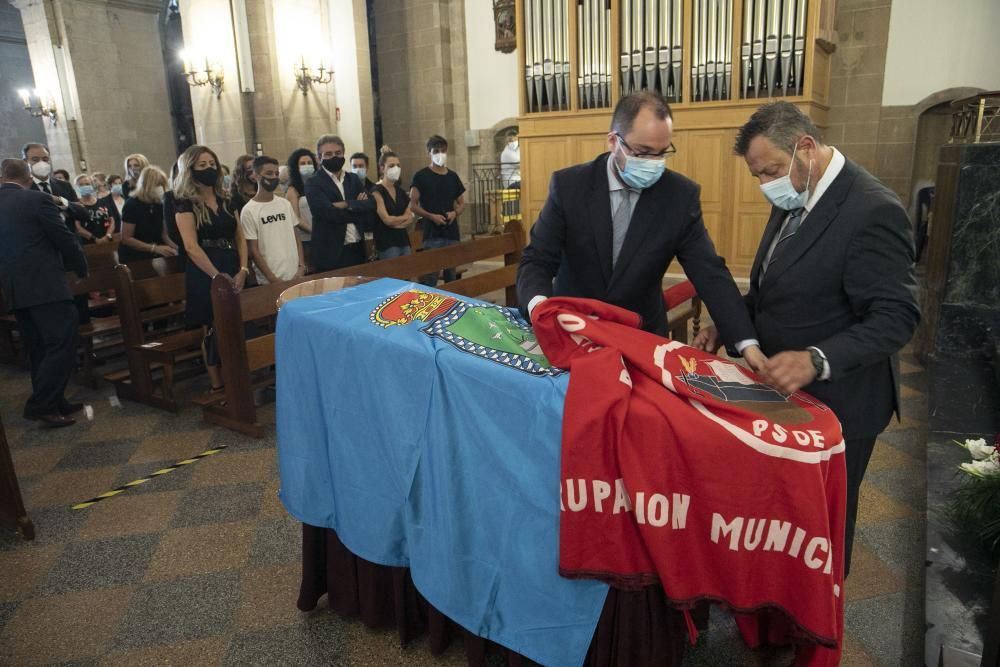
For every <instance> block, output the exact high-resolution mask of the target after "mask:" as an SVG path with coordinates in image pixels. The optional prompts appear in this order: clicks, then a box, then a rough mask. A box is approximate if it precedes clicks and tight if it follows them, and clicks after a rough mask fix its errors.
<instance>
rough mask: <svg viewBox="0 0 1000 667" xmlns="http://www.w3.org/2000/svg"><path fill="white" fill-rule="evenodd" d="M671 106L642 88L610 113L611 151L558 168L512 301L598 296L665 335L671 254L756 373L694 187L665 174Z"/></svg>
mask: <svg viewBox="0 0 1000 667" xmlns="http://www.w3.org/2000/svg"><path fill="white" fill-rule="evenodd" d="M672 134H673V119H672V117H671V113H670V106H669V105H668V104H667V102H666V101H665V100H664V99H663V98H661V97H660V96H658V95H656V94H654V93H651V92H648V91H643V92H640V93H636V94H634V95H629V96H627V97H623V98H622V99H621V100H620V101H619V102H618V104H617V106H616V107H615V111H614V115H613V117H612V120H611V130H610V132H608V149H609V151H610V152H608V153H604V154H603V155H600V156H598V157H597V159H595V160H594V161H593V162H588V163H586V164H580V165H576V166H573V167H569V168H567V169H562V170H560V171H557V172H556V173H554V174H553V175H552V180H551V182H550V184H549V196H548V199H547V200H546V202H545V205H544V206H543V207H542V212H541V214H540V215H539V217H538V220H537V221H536V222H535V225H534V227H532V229H531V242H530V244H529V245H528V247H527V248H525V249H524V253H523V255H522V258H521V265H520V266H519V267H518V271H517V297H518V301H519V302H520V303H521V304H522V305H526V306H527V310H528V313H529V316H530V313H531V311H532V310H533V309H534V307H535V306H536V305H537V304H538V303H539V302H540V301H542V300H543V299H545V298H547V297H549V296H572V297H585V298H590V299H598V300H600V301H604V302H607V303H610V304H613V305H616V306H620V307H622V308H627V309H628V310H631V311H634V312H636V313H638V314H639V315H640V316H641V317H642V327H643V329H645V330H647V331H651V332H654V333H657V334H660V335H663V336H665V335H666V333H667V314H666V309H665V308H664V305H663V287H662V281H663V275H664V273H665V272H666V270H667V267H668V266H669V265H670V262H671V261H672V260H673V259H674V258H675V257H676V258H677V259H678V260H680V263H681V266H683V267H684V272H685V273H686V274H687V276H688V278H690V280H691V282H692V283H694V286H695V289H696V290H697V291H698V295H699V296H700V297H701V298H702V300H703V301H704V302H705V304H706V305H707V306H708V309H709V310H710V311H711V313H712V319H713V320H714V322H715V323H716V324H717V325H718V327H719V330H720V331H721V334H722V337H723V340H724V341H725V342H726V343H728V344H729V345H731V346H732V347H734V348H735V349H736V350H738V351H739V352H740V353H741V354H742V355H743V357H744V358H745V359H746V360H747V361H748V362H749V363H750V365H751V366H752V367H753V368H759V367H760V366H761V365H762V364H763V362H764V361H765V358H764V355H763V354H762V353H761V351H760V347H759V346H758V344H757V340H756V337H757V336H756V333H755V332H754V327H753V323H752V322H751V320H750V316H749V313H748V312H747V309H746V306H745V305H744V304H743V299H742V297H741V295H740V292H739V290H738V289H737V287H736V283H735V282H733V277H732V275H731V274H730V273H729V270H728V269H727V268H726V264H725V261H724V260H723V259H722V258H721V257H719V255H718V253H716V252H715V247H714V246H713V245H712V240H711V239H710V238H709V237H708V232H707V231H706V229H705V224H704V222H703V221H702V216H701V201H700V197H699V194H700V188H699V186H698V185H697V184H696V183H694V182H692V181H691V180H689V179H687V178H685V177H684V176H681V175H680V174H678V173H676V172H673V171H669V170H667V169H666V168H665V166H666V165H665V160H666V158H667V157H668V156H669V155H670V154H671V153H673V152H674V148H673V144H672V143H671V141H670V139H671V136H672Z"/></svg>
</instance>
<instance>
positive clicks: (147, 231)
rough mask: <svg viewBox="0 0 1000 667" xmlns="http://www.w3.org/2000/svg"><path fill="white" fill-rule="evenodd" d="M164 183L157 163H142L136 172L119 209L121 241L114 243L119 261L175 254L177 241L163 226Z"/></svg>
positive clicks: (165, 180) (163, 176) (126, 261)
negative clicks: (133, 188) (120, 210)
mask: <svg viewBox="0 0 1000 667" xmlns="http://www.w3.org/2000/svg"><path fill="white" fill-rule="evenodd" d="M166 187H167V176H166V174H164V173H163V172H162V171H160V168H159V167H146V168H145V169H143V170H142V172H141V173H140V174H139V180H138V181H137V182H136V186H135V190H133V191H132V196H131V197H129V198H128V200H127V201H126V202H125V207H124V208H123V209H122V242H121V245H119V246H118V261H120V262H121V263H122V264H128V263H129V262H137V261H140V260H144V259H154V258H156V257H175V256H176V255H177V245H176V244H175V243H174V242H173V241H172V240H170V237H169V236H167V230H166V229H165V228H164V226H163V195H164V192H165V190H166Z"/></svg>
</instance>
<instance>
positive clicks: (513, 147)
mask: <svg viewBox="0 0 1000 667" xmlns="http://www.w3.org/2000/svg"><path fill="white" fill-rule="evenodd" d="M507 145H508V146H510V149H511V150H512V151H516V150H517V147H518V143H517V142H516V141H512V142H510V143H509V144H507Z"/></svg>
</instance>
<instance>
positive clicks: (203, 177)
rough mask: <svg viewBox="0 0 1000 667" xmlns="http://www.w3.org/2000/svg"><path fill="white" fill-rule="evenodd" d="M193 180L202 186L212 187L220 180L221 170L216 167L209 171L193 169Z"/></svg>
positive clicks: (210, 168)
mask: <svg viewBox="0 0 1000 667" xmlns="http://www.w3.org/2000/svg"><path fill="white" fill-rule="evenodd" d="M191 178H193V179H194V180H195V181H196V182H198V183H201V184H202V185H207V186H212V185H215V182H216V181H217V180H219V170H218V169H216V168H215V167H209V168H208V169H192V170H191Z"/></svg>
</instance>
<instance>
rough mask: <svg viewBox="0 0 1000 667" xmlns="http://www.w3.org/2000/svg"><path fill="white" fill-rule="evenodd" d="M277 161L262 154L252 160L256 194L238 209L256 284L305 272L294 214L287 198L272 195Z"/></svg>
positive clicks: (276, 176) (276, 185)
mask: <svg viewBox="0 0 1000 667" xmlns="http://www.w3.org/2000/svg"><path fill="white" fill-rule="evenodd" d="M278 166H279V165H278V161H277V160H275V159H274V158H273V157H267V156H266V155H262V156H260V157H258V158H256V159H255V160H254V161H253V171H254V174H256V176H257V194H256V195H255V196H254V198H253V199H251V200H250V201H248V202H247V203H246V205H245V206H244V207H243V211H242V212H241V213H240V224H241V225H242V226H243V236H244V237H245V238H246V240H247V246H248V248H249V250H250V256H251V257H252V258H253V265H254V272H256V274H257V282H258V283H260V284H266V283H277V282H283V281H286V280H292V279H294V278H299V277H301V276H302V274H303V273H304V272H305V263H304V262H303V260H302V243H301V242H300V241H299V239H298V238H297V237H296V236H295V223H296V220H297V218H296V217H295V213H294V212H293V211H292V205H291V204H289V203H288V200H287V199H284V198H282V197H275V196H274V191H275V190H276V189H277V187H278V182H279V179H278Z"/></svg>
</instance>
